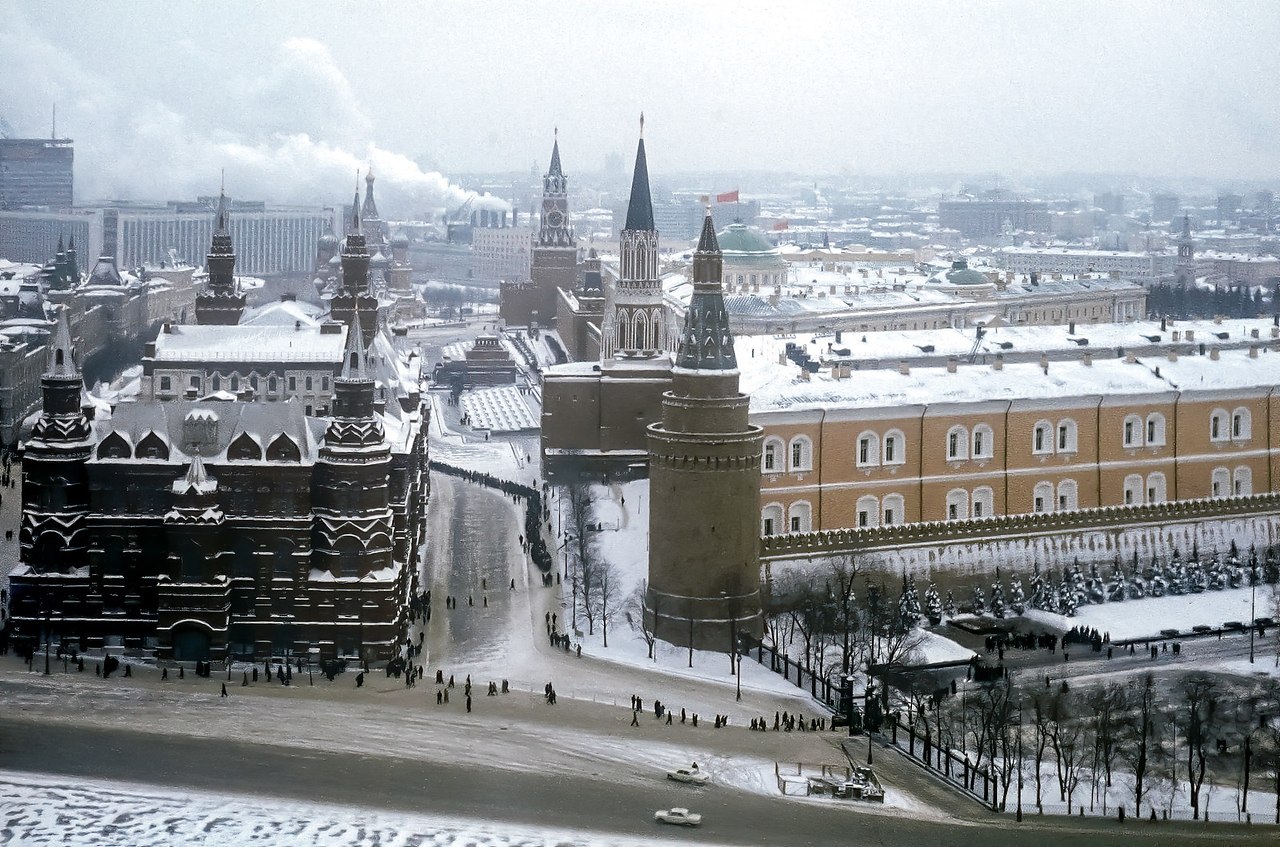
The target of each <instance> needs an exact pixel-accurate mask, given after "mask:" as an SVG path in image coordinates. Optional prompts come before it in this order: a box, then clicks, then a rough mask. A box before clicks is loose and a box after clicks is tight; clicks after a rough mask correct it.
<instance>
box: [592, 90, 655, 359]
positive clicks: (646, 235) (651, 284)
mask: <svg viewBox="0 0 1280 847" xmlns="http://www.w3.org/2000/svg"><path fill="white" fill-rule="evenodd" d="M619 247H620V251H621V264H620V268H619V274H618V279H617V282H616V283H615V284H614V285H613V286H612V290H611V295H612V296H611V297H610V298H609V300H610V303H609V305H608V306H606V309H605V326H604V333H603V335H604V338H603V344H602V346H601V352H602V355H603V359H604V363H605V364H606V365H608V364H609V362H610V361H611V360H614V359H649V358H653V357H655V356H658V355H659V354H661V353H662V352H663V350H664V349H665V347H666V337H665V333H664V331H663V306H662V280H661V279H660V278H659V274H658V230H657V228H656V227H655V226H654V223H653V198H652V196H651V195H650V193H649V163H648V159H647V157H646V156H645V150H644V115H641V116H640V141H639V143H638V145H637V146H636V164H635V170H634V172H633V173H632V177H631V197H630V199H629V201H628V203H627V221H626V224H625V225H624V226H623V228H622V235H621V239H620V244H619Z"/></svg>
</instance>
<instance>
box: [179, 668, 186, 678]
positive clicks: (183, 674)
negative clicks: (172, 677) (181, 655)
mask: <svg viewBox="0 0 1280 847" xmlns="http://www.w3.org/2000/svg"><path fill="white" fill-rule="evenodd" d="M186 678H187V673H186V671H185V670H184V669H183V667H182V665H178V679H186Z"/></svg>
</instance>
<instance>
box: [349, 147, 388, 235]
mask: <svg viewBox="0 0 1280 847" xmlns="http://www.w3.org/2000/svg"><path fill="white" fill-rule="evenodd" d="M358 193H359V192H358V191H357V195H358ZM357 199H358V197H357ZM352 211H355V210H354V209H353V210H352ZM360 219H361V221H363V223H362V224H361V231H363V232H364V240H365V247H366V248H367V249H368V250H369V251H371V252H372V253H385V252H386V250H385V249H384V248H385V247H386V246H387V233H386V225H385V224H384V223H383V222H382V218H381V217H380V216H379V215H378V204H377V203H376V202H375V201H374V199H373V168H369V172H368V173H366V174H365V175H364V205H362V206H361V207H360Z"/></svg>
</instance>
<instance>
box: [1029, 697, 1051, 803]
mask: <svg viewBox="0 0 1280 847" xmlns="http://www.w3.org/2000/svg"><path fill="white" fill-rule="evenodd" d="M1052 705H1053V695H1052V694H1050V693H1049V692H1047V691H1045V692H1037V693H1036V695H1035V697H1033V698H1032V699H1031V715H1032V727H1033V729H1034V730H1035V739H1036V743H1035V748H1034V749H1035V760H1036V810H1037V811H1038V812H1039V813H1040V814H1042V815H1043V814H1044V791H1043V777H1042V775H1043V774H1044V758H1045V755H1044V754H1045V752H1046V751H1047V750H1048V749H1049V724H1050V713H1051V711H1052Z"/></svg>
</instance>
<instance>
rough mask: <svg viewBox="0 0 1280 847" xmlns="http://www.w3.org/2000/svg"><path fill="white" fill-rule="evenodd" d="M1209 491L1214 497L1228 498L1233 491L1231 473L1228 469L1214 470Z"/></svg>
mask: <svg viewBox="0 0 1280 847" xmlns="http://www.w3.org/2000/svg"><path fill="white" fill-rule="evenodd" d="M1209 490H1210V491H1211V492H1212V494H1211V495H1210V496H1212V497H1226V496H1227V495H1228V494H1229V493H1230V491H1231V472H1230V471H1228V470H1227V469H1226V468H1214V469H1213V476H1211V477H1210V488H1209Z"/></svg>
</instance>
